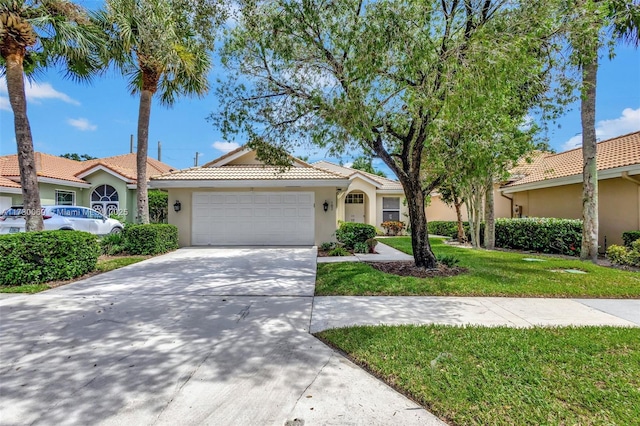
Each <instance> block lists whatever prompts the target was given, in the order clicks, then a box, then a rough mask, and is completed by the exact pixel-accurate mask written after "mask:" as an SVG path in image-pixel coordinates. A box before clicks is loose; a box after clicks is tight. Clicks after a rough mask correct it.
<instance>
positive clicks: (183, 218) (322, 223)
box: [168, 187, 337, 247]
mask: <svg viewBox="0 0 640 426" xmlns="http://www.w3.org/2000/svg"><path fill="white" fill-rule="evenodd" d="M208 190H210V191H211V192H241V191H247V192H248V191H250V190H251V189H249V188H246V189H243V188H211V189H208V188H196V189H191V188H190V189H169V190H168V191H169V219H168V221H169V223H170V224H172V225H176V226H177V227H178V243H179V244H180V247H188V246H190V245H191V200H192V194H193V193H194V192H207V191H208ZM273 191H278V192H280V191H282V192H286V191H293V192H313V193H315V212H314V214H315V244H316V245H318V244H321V243H323V242H325V241H335V238H336V237H335V231H336V212H337V210H336V205H337V197H336V188H334V187H326V188H325V187H323V188H305V187H298V188H260V189H255V192H273ZM177 200H179V201H180V204H181V205H182V208H181V210H180V211H179V212H176V211H175V210H174V209H173V205H174V203H175V202H176V201H177ZM325 201H327V202H328V203H329V205H330V207H329V210H328V211H326V212H325V211H324V207H323V206H322V205H323V204H324V202H325Z"/></svg>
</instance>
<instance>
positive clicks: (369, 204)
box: [336, 177, 380, 226]
mask: <svg viewBox="0 0 640 426" xmlns="http://www.w3.org/2000/svg"><path fill="white" fill-rule="evenodd" d="M352 192H362V193H363V194H364V195H365V197H364V215H365V220H364V223H368V224H369V225H373V226H379V225H380V224H379V223H378V224H377V225H376V220H377V216H376V187H375V186H373V185H371V184H370V183H368V182H366V181H364V180H362V179H360V178H358V177H356V178H354V179H353V180H352V181H351V183H350V184H349V188H347V190H346V191H343V192H341V193H340V194H339V203H338V204H339V208H338V210H339V212H338V215H337V216H336V221H338V220H342V221H346V222H348V221H349V218H348V217H347V212H346V208H345V203H344V200H345V198H346V196H347V194H350V193H352ZM336 225H337V223H336Z"/></svg>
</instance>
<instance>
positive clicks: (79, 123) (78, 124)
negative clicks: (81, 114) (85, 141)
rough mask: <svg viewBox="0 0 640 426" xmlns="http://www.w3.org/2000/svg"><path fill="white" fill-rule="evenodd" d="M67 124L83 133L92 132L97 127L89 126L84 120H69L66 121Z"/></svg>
mask: <svg viewBox="0 0 640 426" xmlns="http://www.w3.org/2000/svg"><path fill="white" fill-rule="evenodd" d="M67 123H68V124H69V125H71V126H73V127H75V128H76V129H78V130H80V131H83V132H86V131H94V130H96V129H97V128H98V126H96V125H95V124H91V123H90V122H89V120H87V119H86V118H70V119H68V120H67Z"/></svg>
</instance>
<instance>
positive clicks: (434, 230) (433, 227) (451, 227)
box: [427, 220, 484, 241]
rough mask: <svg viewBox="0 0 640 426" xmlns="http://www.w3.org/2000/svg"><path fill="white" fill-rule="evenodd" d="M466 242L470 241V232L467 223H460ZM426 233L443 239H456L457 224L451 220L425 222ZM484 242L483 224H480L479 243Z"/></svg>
mask: <svg viewBox="0 0 640 426" xmlns="http://www.w3.org/2000/svg"><path fill="white" fill-rule="evenodd" d="M462 227H463V228H464V233H465V234H466V235H467V240H468V241H471V231H470V230H469V222H462ZM427 232H428V233H429V234H431V235H441V236H443V237H451V238H458V222H456V221H451V220H433V221H431V222H427ZM483 240H484V222H480V241H483Z"/></svg>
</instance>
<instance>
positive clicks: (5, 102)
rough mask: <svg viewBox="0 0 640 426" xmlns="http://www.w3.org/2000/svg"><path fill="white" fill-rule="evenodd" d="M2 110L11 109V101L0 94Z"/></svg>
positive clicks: (0, 107)
mask: <svg viewBox="0 0 640 426" xmlns="http://www.w3.org/2000/svg"><path fill="white" fill-rule="evenodd" d="M0 110H3V111H11V104H10V103H9V98H5V97H4V96H0Z"/></svg>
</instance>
